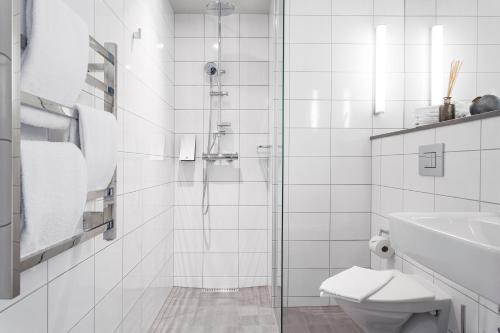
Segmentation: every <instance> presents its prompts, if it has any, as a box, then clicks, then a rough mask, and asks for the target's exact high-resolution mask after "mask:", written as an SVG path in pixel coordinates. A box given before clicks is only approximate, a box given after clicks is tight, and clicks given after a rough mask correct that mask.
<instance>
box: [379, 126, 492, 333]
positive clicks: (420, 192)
mask: <svg viewBox="0 0 500 333" xmlns="http://www.w3.org/2000/svg"><path fill="white" fill-rule="evenodd" d="M498 128H500V118H490V119H485V120H482V121H480V120H478V121H474V122H469V123H464V124H459V125H453V126H449V127H441V128H437V129H431V130H425V131H421V132H414V133H409V134H405V135H399V136H393V137H388V138H382V139H377V140H374V141H373V142H372V150H373V156H372V163H373V166H372V171H373V178H372V180H373V186H372V193H373V194H372V195H373V202H372V234H376V233H378V230H379V229H380V228H388V227H389V226H388V220H387V214H388V213H391V212H397V211H428V212H432V211H493V212H499V211H500V173H499V172H498V170H499V169H498V168H499V166H500V149H499V148H500V145H499V141H498V134H497V132H498ZM432 143H444V144H445V156H444V159H445V162H444V165H445V170H444V177H436V178H434V177H422V176H419V174H418V147H419V145H424V144H432ZM372 266H373V267H374V268H388V267H396V268H397V269H400V270H402V271H403V272H408V273H414V274H420V275H422V276H424V277H426V278H428V279H429V280H430V281H434V283H435V284H436V285H438V286H439V287H440V288H442V289H443V290H444V291H445V292H447V293H449V294H450V295H451V296H452V298H453V309H452V315H451V320H450V326H449V329H450V331H451V332H455V333H459V332H460V330H459V327H460V325H459V324H460V305H461V304H464V305H466V307H467V308H466V314H467V319H466V323H467V330H466V331H467V332H481V333H483V332H484V333H486V332H496V330H497V328H498V327H500V314H499V312H498V306H497V305H494V304H491V302H490V301H488V300H487V298H485V297H481V296H479V295H477V294H475V293H473V292H471V291H470V290H466V289H465V288H464V287H462V286H459V285H457V284H455V283H453V282H452V281H449V280H447V279H446V278H444V277H443V276H440V275H439V274H437V273H435V272H433V271H431V270H430V269H428V268H426V267H424V266H422V265H420V264H419V263H416V262H415V261H413V260H412V259H411V258H409V257H407V256H405V255H403V254H398V255H397V257H396V258H395V259H391V260H389V261H386V260H381V259H380V258H378V257H375V256H372ZM478 274H480V272H478Z"/></svg>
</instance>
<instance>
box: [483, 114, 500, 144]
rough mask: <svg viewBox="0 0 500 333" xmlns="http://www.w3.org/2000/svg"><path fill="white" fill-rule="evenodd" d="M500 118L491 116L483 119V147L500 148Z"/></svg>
mask: <svg viewBox="0 0 500 333" xmlns="http://www.w3.org/2000/svg"><path fill="white" fill-rule="evenodd" d="M499 127H500V118H490V119H485V120H483V121H482V127H481V148H482V149H496V148H500V131H498V128H499Z"/></svg>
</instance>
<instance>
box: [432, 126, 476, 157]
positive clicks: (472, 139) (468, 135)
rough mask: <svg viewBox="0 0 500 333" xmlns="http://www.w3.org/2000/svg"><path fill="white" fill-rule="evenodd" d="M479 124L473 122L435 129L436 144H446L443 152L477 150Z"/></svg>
mask: <svg viewBox="0 0 500 333" xmlns="http://www.w3.org/2000/svg"><path fill="white" fill-rule="evenodd" d="M480 131H481V122H479V121H474V122H470V123H465V124H458V125H456V126H446V127H442V128H437V129H436V142H437V143H441V142H446V144H445V147H444V149H445V151H461V150H479V149H480V145H481V142H480V140H481V132H480Z"/></svg>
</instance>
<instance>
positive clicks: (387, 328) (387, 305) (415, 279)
mask: <svg viewBox="0 0 500 333" xmlns="http://www.w3.org/2000/svg"><path fill="white" fill-rule="evenodd" d="M392 272H393V278H392V279H391V280H390V281H389V282H388V283H387V284H386V285H385V286H383V287H382V288H381V289H379V290H378V291H377V292H375V293H374V294H372V295H371V296H369V297H368V298H366V299H365V300H363V301H361V302H356V301H353V300H350V299H348V298H343V297H342V298H341V297H336V296H335V295H330V294H328V293H326V294H324V295H325V296H330V297H334V298H335V300H336V302H337V304H338V305H339V306H340V307H341V308H342V310H344V312H345V313H346V314H347V315H348V316H349V317H351V319H352V320H353V321H354V322H356V324H358V326H360V327H361V328H362V329H363V330H364V331H365V332H366V333H446V331H447V327H448V317H449V313H450V305H451V299H450V296H448V295H447V294H445V293H444V292H443V291H441V290H440V289H438V288H437V287H436V286H434V285H433V284H431V283H429V282H428V281H426V280H425V279H423V278H421V277H419V276H416V275H409V274H404V273H401V272H399V271H397V270H394V271H392ZM363 283H366V284H370V283H371V281H369V280H368V281H363Z"/></svg>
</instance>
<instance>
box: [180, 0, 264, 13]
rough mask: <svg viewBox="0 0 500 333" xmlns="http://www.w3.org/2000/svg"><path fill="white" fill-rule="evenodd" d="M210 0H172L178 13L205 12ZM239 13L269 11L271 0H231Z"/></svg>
mask: <svg viewBox="0 0 500 333" xmlns="http://www.w3.org/2000/svg"><path fill="white" fill-rule="evenodd" d="M209 1H210V0H170V3H171V4H172V8H173V9H174V12H176V13H204V12H205V11H206V5H207V3H208V2H209ZM229 1H231V2H232V3H233V4H234V5H235V6H236V12H238V13H268V12H269V1H270V0H229Z"/></svg>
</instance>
